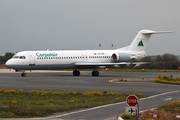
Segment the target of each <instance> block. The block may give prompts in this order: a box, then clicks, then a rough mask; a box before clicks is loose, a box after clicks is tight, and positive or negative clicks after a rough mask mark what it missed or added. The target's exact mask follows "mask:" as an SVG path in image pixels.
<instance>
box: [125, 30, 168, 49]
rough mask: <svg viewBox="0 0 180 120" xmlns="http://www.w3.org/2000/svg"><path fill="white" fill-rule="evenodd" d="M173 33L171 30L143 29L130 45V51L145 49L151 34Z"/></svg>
mask: <svg viewBox="0 0 180 120" xmlns="http://www.w3.org/2000/svg"><path fill="white" fill-rule="evenodd" d="M160 33H171V32H170V31H152V30H141V31H139V32H138V34H137V35H136V37H135V38H134V40H133V41H132V43H131V44H130V46H129V49H128V50H129V51H144V50H145V48H146V46H147V43H148V41H149V38H150V37H151V34H160Z"/></svg>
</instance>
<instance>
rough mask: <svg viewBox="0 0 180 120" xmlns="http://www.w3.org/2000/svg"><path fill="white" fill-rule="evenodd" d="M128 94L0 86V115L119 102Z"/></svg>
mask: <svg viewBox="0 0 180 120" xmlns="http://www.w3.org/2000/svg"><path fill="white" fill-rule="evenodd" d="M134 94H135V95H136V96H137V97H138V98H142V97H144V96H143V95H142V94H139V93H134ZM128 95H129V94H127V95H123V94H121V93H112V92H107V90H105V91H103V92H99V91H92V92H85V93H83V92H75V91H70V92H66V91H64V92H59V91H48V92H46V91H38V90H33V91H31V92H26V91H23V90H18V91H16V90H12V89H11V90H6V89H0V98H1V99H0V117H1V118H20V117H23V118H26V117H43V116H48V115H52V114H53V113H58V112H67V111H73V110H77V109H81V108H91V107H95V106H100V105H105V104H111V103H117V102H122V101H125V100H126V97H127V96H128Z"/></svg>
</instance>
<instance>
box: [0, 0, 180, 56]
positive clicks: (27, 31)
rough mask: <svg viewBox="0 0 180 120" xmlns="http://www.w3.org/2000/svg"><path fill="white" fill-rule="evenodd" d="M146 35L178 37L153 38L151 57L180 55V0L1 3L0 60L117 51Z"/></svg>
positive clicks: (28, 0) (24, 0) (14, 0)
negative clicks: (22, 54) (37, 53)
mask: <svg viewBox="0 0 180 120" xmlns="http://www.w3.org/2000/svg"><path fill="white" fill-rule="evenodd" d="M142 29H150V30H154V31H173V32H174V33H168V34H155V35H152V36H151V38H150V41H149V42H148V45H147V48H146V52H147V55H163V54H165V53H170V54H175V55H180V0H0V55H5V53H6V52H12V53H16V52H19V51H26V50H47V49H49V50H105V49H108V50H111V49H117V48H121V47H124V46H128V45H130V43H131V42H132V40H133V39H134V37H135V36H136V32H138V31H140V30H142ZM99 44H101V47H99ZM112 44H113V47H112Z"/></svg>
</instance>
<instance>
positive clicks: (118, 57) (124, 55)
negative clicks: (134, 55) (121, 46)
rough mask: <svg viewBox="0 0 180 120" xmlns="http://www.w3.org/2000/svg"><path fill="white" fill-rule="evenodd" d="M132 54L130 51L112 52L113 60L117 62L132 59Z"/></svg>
mask: <svg viewBox="0 0 180 120" xmlns="http://www.w3.org/2000/svg"><path fill="white" fill-rule="evenodd" d="M131 60H132V59H131V54H129V53H113V54H112V61H115V62H126V61H131Z"/></svg>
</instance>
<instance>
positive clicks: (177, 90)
mask: <svg viewBox="0 0 180 120" xmlns="http://www.w3.org/2000/svg"><path fill="white" fill-rule="evenodd" d="M176 92H179V90H176V91H171V92H166V93H162V94H157V95H153V96H150V97H147V98H142V99H140V100H145V99H149V98H154V97H158V96H161V95H166V94H171V93H176Z"/></svg>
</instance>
